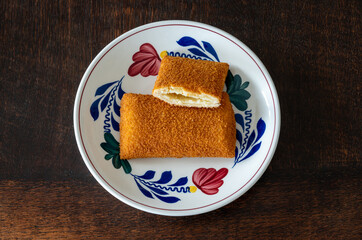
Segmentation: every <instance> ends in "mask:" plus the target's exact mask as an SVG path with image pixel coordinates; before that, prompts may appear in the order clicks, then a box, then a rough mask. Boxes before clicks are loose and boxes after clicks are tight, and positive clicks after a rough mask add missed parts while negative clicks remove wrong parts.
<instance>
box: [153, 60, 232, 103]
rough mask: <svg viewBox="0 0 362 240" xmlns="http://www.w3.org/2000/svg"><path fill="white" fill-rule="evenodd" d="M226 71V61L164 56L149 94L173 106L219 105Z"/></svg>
mask: <svg viewBox="0 0 362 240" xmlns="http://www.w3.org/2000/svg"><path fill="white" fill-rule="evenodd" d="M228 70H229V65H228V64H227V63H221V62H212V61H206V60H195V59H189V58H183V57H171V56H166V57H164V58H163V59H162V61H161V66H160V70H159V72H158V76H157V80H156V83H155V86H154V89H153V92H152V94H153V96H155V97H157V98H159V99H161V100H163V101H165V102H168V103H170V104H174V105H180V106H186V107H218V106H220V101H221V97H222V90H223V88H224V83H225V79H226V75H227V72H228Z"/></svg>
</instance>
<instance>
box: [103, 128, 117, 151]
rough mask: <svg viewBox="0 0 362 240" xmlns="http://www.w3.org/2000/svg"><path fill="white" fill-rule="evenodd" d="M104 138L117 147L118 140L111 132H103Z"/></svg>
mask: <svg viewBox="0 0 362 240" xmlns="http://www.w3.org/2000/svg"><path fill="white" fill-rule="evenodd" d="M104 140H106V142H107V143H109V144H110V145H111V146H113V147H115V148H119V142H117V140H116V139H115V138H114V137H113V135H112V133H109V132H106V133H104Z"/></svg>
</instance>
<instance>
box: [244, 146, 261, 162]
mask: <svg viewBox="0 0 362 240" xmlns="http://www.w3.org/2000/svg"><path fill="white" fill-rule="evenodd" d="M260 145H261V142H260V143H258V144H256V145H255V146H254V147H253V148H252V149H251V150H250V152H249V153H248V155H246V156H245V157H243V159H241V160H240V162H241V161H243V160H245V159H247V158H249V157H251V156H253V155H254V153H256V152H257V151H258V150H259V148H260Z"/></svg>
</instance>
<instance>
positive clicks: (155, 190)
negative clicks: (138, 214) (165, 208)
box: [145, 185, 168, 195]
mask: <svg viewBox="0 0 362 240" xmlns="http://www.w3.org/2000/svg"><path fill="white" fill-rule="evenodd" d="M145 186H146V187H148V188H149V189H150V190H151V191H153V192H154V193H157V194H161V195H168V192H165V191H163V190H162V189H158V188H155V187H151V186H148V185H145Z"/></svg>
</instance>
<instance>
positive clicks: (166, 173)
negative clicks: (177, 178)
mask: <svg viewBox="0 0 362 240" xmlns="http://www.w3.org/2000/svg"><path fill="white" fill-rule="evenodd" d="M171 179H172V173H171V171H164V172H163V173H162V175H161V178H160V180H158V181H157V182H153V183H156V184H165V183H168V182H169V181H171Z"/></svg>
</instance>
